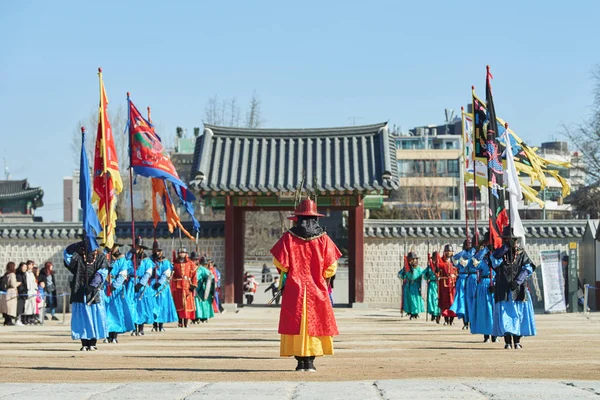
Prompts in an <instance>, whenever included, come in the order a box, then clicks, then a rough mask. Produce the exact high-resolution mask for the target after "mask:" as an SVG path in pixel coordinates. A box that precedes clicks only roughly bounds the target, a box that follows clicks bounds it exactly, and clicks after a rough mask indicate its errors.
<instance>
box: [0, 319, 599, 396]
mask: <svg viewBox="0 0 600 400" xmlns="http://www.w3.org/2000/svg"><path fill="white" fill-rule="evenodd" d="M336 316H337V320H338V324H339V328H340V336H338V337H336V340H335V347H336V354H335V356H333V357H323V358H319V359H317V361H316V365H317V369H318V371H317V372H316V373H309V372H295V371H293V368H294V367H295V361H294V360H293V359H288V358H280V357H279V338H278V335H277V330H276V329H277V320H278V309H276V308H264V307H263V308H249V307H246V308H243V309H241V310H239V312H238V313H235V312H227V313H226V314H221V315H218V316H217V317H216V318H215V319H213V320H211V321H210V322H209V323H208V324H202V325H195V326H192V327H190V328H188V329H177V328H174V327H173V326H172V325H170V326H168V329H167V332H165V333H161V334H157V333H152V332H149V330H148V331H147V334H146V335H145V336H144V337H131V336H128V335H123V336H121V337H120V343H119V344H118V345H108V344H100V346H99V351H97V352H87V353H86V352H79V351H78V350H79V345H78V343H77V342H74V341H71V340H70V337H69V332H70V330H69V326H68V325H61V324H60V323H56V322H50V323H48V324H46V325H44V326H42V327H39V326H38V327H9V328H6V327H0V398H19V399H28V398H36V399H39V398H44V399H46V398H57V399H70V398H73V399H100V398H102V399H111V398H125V399H137V398H145V399H146V398H164V399H172V398H189V399H203V398H206V399H208V398H210V399H220V398H224V399H227V400H233V399H238V398H239V399H245V400H249V399H328V400H331V399H399V398H436V399H437V398H466V399H471V398H473V399H485V398H489V399H504V398H550V397H552V398H569V399H571V398H573V399H575V398H592V397H595V398H598V396H600V335H598V333H599V330H600V315H597V314H592V315H591V316H587V317H586V316H583V315H578V314H561V315H537V316H536V318H537V322H538V333H539V335H538V336H536V337H534V338H525V339H524V341H523V344H524V349H523V350H522V351H517V350H504V349H503V348H502V345H501V344H492V343H488V344H484V343H482V342H481V337H480V336H474V335H470V334H468V333H466V332H465V331H461V329H460V324H459V325H457V326H452V327H444V326H441V325H436V324H435V323H432V322H426V321H425V320H424V316H422V317H421V319H419V320H416V321H409V320H408V319H407V318H400V315H399V312H398V311H397V310H391V309H347V308H346V309H344V308H340V309H336ZM29 382H35V384H34V385H27V383H29ZM82 382H86V383H85V384H83V383H82Z"/></svg>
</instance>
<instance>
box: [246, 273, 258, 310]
mask: <svg viewBox="0 0 600 400" xmlns="http://www.w3.org/2000/svg"><path fill="white" fill-rule="evenodd" d="M257 288H258V282H256V279H254V275H250V274H249V273H248V272H246V273H245V274H244V295H245V296H246V302H247V303H248V304H249V305H250V304H252V302H253V301H254V293H256V289H257Z"/></svg>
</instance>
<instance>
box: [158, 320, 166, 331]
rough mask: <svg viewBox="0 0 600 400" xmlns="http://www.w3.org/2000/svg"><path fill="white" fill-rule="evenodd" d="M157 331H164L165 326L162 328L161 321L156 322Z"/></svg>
mask: <svg viewBox="0 0 600 400" xmlns="http://www.w3.org/2000/svg"><path fill="white" fill-rule="evenodd" d="M158 331H159V332H164V331H165V328H163V323H162V322H159V323H158Z"/></svg>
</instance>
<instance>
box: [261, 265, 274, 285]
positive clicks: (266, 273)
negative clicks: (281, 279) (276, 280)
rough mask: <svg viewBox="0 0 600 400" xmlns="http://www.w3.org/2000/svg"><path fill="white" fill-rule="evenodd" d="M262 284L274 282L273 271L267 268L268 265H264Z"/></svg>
mask: <svg viewBox="0 0 600 400" xmlns="http://www.w3.org/2000/svg"><path fill="white" fill-rule="evenodd" d="M260 281H261V283H271V282H273V276H272V275H271V269H270V268H269V267H267V264H263V266H262V271H261V278H260Z"/></svg>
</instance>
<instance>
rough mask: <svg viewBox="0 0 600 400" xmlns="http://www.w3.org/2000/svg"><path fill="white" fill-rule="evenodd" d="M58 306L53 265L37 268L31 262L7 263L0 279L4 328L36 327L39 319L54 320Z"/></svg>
mask: <svg viewBox="0 0 600 400" xmlns="http://www.w3.org/2000/svg"><path fill="white" fill-rule="evenodd" d="M56 305H57V294H56V282H55V279H54V265H53V264H52V263H51V262H50V261H46V262H45V263H44V267H43V268H41V269H40V268H38V266H37V265H36V263H35V262H34V261H32V260H28V261H26V262H20V263H19V265H18V266H17V265H16V263H14V262H12V261H11V262H9V263H8V264H6V269H5V272H4V274H3V275H2V277H1V278H0V312H2V316H3V317H4V325H5V326H11V325H39V324H41V323H42V319H46V320H47V319H49V318H51V319H52V320H54V321H56V320H58V318H57V317H56V316H55V315H54V314H55V311H56ZM48 314H49V315H48Z"/></svg>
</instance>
